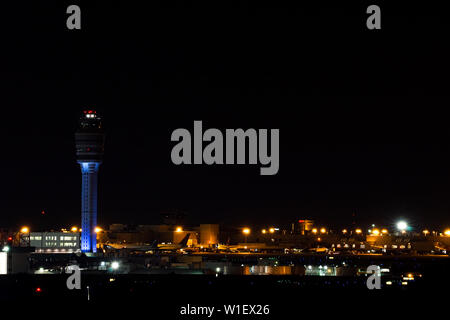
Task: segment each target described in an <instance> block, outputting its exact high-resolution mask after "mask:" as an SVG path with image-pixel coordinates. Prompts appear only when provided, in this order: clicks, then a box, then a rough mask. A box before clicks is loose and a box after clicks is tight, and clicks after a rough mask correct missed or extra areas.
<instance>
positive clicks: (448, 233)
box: [444, 229, 450, 237]
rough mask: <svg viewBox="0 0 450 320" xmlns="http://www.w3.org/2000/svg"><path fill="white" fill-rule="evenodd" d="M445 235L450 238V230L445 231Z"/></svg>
mask: <svg viewBox="0 0 450 320" xmlns="http://www.w3.org/2000/svg"><path fill="white" fill-rule="evenodd" d="M444 234H445V235H446V236H447V237H450V229H447V230H445V231H444Z"/></svg>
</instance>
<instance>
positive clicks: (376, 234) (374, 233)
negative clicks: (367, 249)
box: [372, 229, 380, 236]
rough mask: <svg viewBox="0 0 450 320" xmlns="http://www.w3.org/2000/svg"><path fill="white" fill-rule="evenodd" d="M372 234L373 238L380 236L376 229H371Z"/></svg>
mask: <svg viewBox="0 0 450 320" xmlns="http://www.w3.org/2000/svg"><path fill="white" fill-rule="evenodd" d="M372 234H373V235H374V236H379V235H380V230H378V229H373V230H372Z"/></svg>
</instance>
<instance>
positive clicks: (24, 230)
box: [20, 227, 30, 233]
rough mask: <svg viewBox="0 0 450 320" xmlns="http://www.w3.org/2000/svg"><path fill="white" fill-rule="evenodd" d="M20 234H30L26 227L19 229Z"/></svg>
mask: <svg viewBox="0 0 450 320" xmlns="http://www.w3.org/2000/svg"><path fill="white" fill-rule="evenodd" d="M20 232H22V233H28V232H30V229H29V228H28V227H23V228H22V229H20Z"/></svg>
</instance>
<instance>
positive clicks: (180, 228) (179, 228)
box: [175, 227, 183, 232]
mask: <svg viewBox="0 0 450 320" xmlns="http://www.w3.org/2000/svg"><path fill="white" fill-rule="evenodd" d="M175 232H183V228H182V227H177V228H176V229H175Z"/></svg>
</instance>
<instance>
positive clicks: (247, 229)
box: [242, 228, 250, 243]
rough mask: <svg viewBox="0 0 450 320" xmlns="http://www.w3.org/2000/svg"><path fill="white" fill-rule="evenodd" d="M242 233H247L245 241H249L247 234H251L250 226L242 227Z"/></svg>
mask: <svg viewBox="0 0 450 320" xmlns="http://www.w3.org/2000/svg"><path fill="white" fill-rule="evenodd" d="M242 233H243V234H244V235H245V242H246V243H247V236H248V235H249V234H250V229H249V228H244V229H242Z"/></svg>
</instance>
